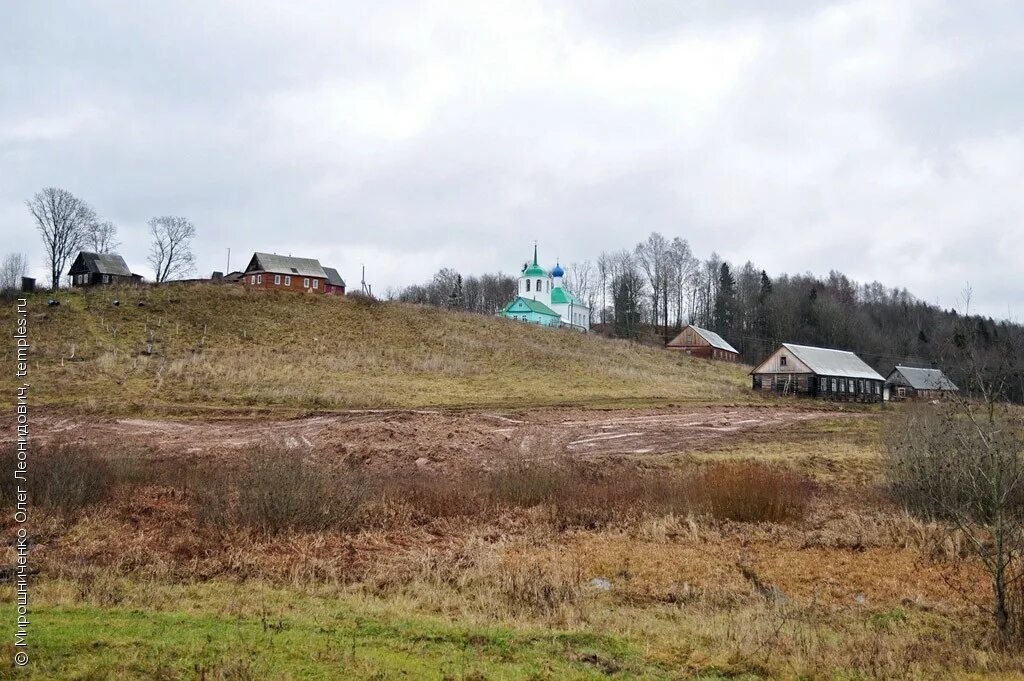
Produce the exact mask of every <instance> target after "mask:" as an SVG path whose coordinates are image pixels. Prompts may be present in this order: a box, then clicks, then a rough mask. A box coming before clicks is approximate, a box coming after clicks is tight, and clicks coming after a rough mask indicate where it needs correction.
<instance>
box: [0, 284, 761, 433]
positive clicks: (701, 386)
mask: <svg viewBox="0 0 1024 681" xmlns="http://www.w3.org/2000/svg"><path fill="white" fill-rule="evenodd" d="M49 297H50V296H49V294H44V293H39V294H35V295H33V296H32V297H31V298H30V299H29V306H30V316H29V326H30V335H31V340H32V343H33V347H32V361H33V364H32V378H33V382H34V383H35V384H36V388H35V391H34V393H33V394H34V396H35V399H36V400H38V401H39V403H43V404H46V405H50V406H68V407H73V408H74V409H76V410H77V411H79V412H81V411H88V412H90V413H103V414H124V413H153V414H165V415H166V414H178V415H181V414H189V413H191V414H203V413H206V412H209V411H210V410H214V411H217V412H234V413H246V412H252V411H260V410H263V409H267V408H273V409H278V410H280V409H294V410H297V411H310V410H314V411H316V410H333V409H349V408H396V407H397V408H417V407H457V408H465V407H476V406H501V407H516V408H517V407H528V406H542V405H558V404H581V403H586V404H591V405H608V406H621V405H625V406H630V405H637V404H668V403H672V402H692V401H698V402H701V403H707V402H714V403H723V402H735V401H742V402H749V401H750V397H749V396H748V394H747V392H746V390H745V387H746V384H747V380H748V379H747V377H746V371H748V370H749V369H745V368H743V367H740V366H735V365H727V364H723V365H720V366H719V365H711V364H708V363H702V362H696V361H694V360H691V359H689V358H687V357H683V356H679V355H674V354H670V353H666V352H663V351H660V350H656V349H651V348H645V347H641V346H638V345H634V344H631V343H627V342H618V341H608V340H603V339H600V338H596V337H593V336H584V335H581V334H576V333H572V332H569V331H561V330H559V331H555V332H553V333H552V332H551V330H550V329H541V328H533V327H527V326H526V325H523V324H516V323H513V322H511V321H510V320H505V319H499V318H497V317H493V318H492V317H486V316H483V315H474V314H468V313H467V314H462V313H457V314H453V313H450V312H446V311H444V310H439V309H435V308H429V307H424V306H414V305H401V304H391V303H388V304H372V303H365V302H357V300H356V299H346V298H335V297H330V296H312V295H308V296H307V295H295V294H292V293H288V292H279V291H250V290H248V289H245V288H242V287H235V286H230V287H229V286H212V285H207V284H181V285H173V286H164V287H160V288H150V287H129V288H109V289H104V290H92V291H88V292H78V291H73V292H61V293H59V294H57V295H56V299H57V300H59V301H60V303H61V304H60V305H59V306H52V307H51V306H48V305H47V304H46V302H47V300H48V299H49ZM115 301H117V303H118V304H117V305H114V302H115ZM13 309H14V308H13V305H5V306H4V308H3V311H2V312H0V321H2V322H3V323H4V326H5V327H10V328H13V316H12V315H13ZM7 352H8V355H7V357H6V361H7V362H11V361H13V356H12V355H11V354H10V353H11V352H12V349H11V348H9V349H8V351H7ZM2 381H3V388H4V389H5V392H9V390H10V386H13V383H12V381H13V371H9V372H6V373H5V374H4V376H3V379H2Z"/></svg>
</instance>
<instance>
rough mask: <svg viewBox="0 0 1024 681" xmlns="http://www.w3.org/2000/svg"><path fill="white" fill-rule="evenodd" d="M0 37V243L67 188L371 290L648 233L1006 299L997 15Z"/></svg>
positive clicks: (1010, 243)
mask: <svg viewBox="0 0 1024 681" xmlns="http://www.w3.org/2000/svg"><path fill="white" fill-rule="evenodd" d="M6 14H7V15H8V16H7V17H6V18H7V21H6V22H5V23H4V25H3V26H2V27H0V91H2V92H3V93H4V95H5V96H4V97H2V98H0V175H2V176H3V177H4V178H5V182H4V183H3V184H2V185H0V237H2V238H3V240H4V243H5V244H15V245H14V246H9V247H8V248H18V249H19V250H24V251H27V252H28V253H29V254H30V256H31V258H32V259H33V262H34V264H36V265H38V266H40V267H41V266H42V264H43V263H42V260H41V258H42V253H41V249H40V248H39V247H38V246H37V244H36V239H35V237H34V235H33V234H32V233H31V230H32V226H31V224H30V223H29V220H28V215H27V212H26V211H25V209H24V200H25V199H26V198H28V197H29V196H31V194H32V193H34V192H35V191H37V190H38V189H39V188H41V187H43V186H46V185H51V184H53V185H58V186H63V187H66V188H67V189H69V190H71V191H73V192H75V193H76V194H78V195H80V196H82V197H83V198H86V199H87V200H89V201H90V202H91V203H92V204H93V205H94V206H95V207H96V209H97V210H98V211H99V212H100V213H101V214H102V215H103V216H104V217H106V218H108V219H111V220H113V221H114V222H115V223H117V224H118V225H119V226H120V229H121V240H122V241H124V246H123V249H122V250H123V251H124V254H125V256H126V258H127V259H128V260H129V262H130V263H131V264H132V266H133V267H134V268H136V270H137V271H146V269H147V268H146V266H145V256H146V249H147V243H146V242H147V238H146V236H145V221H146V220H147V219H148V218H149V217H152V216H153V215H162V214H180V215H185V216H188V217H189V218H190V219H192V220H193V221H194V222H195V223H196V225H197V227H198V229H199V234H200V237H199V240H198V242H197V244H196V245H197V248H198V250H199V266H200V269H201V270H202V271H203V272H204V273H205V272H207V271H209V270H212V269H222V268H223V266H224V264H225V258H226V249H227V248H228V247H231V248H232V253H233V254H244V255H233V264H235V265H237V264H238V263H240V262H241V261H242V260H243V259H244V258H245V257H247V255H248V254H249V253H250V252H251V251H254V250H257V249H258V250H276V251H278V252H292V253H296V254H298V253H302V254H304V255H313V256H316V257H320V258H321V259H322V260H323V261H324V262H325V263H329V264H332V265H335V266H337V267H339V269H341V271H342V273H343V275H344V276H346V277H347V279H349V280H350V281H355V280H357V279H358V272H359V268H360V266H361V265H362V264H366V266H367V270H368V279H370V280H371V281H372V282H373V283H374V286H375V290H378V291H381V290H383V289H384V288H385V287H387V286H398V285H404V284H408V283H412V282H415V281H419V280H423V279H426V278H427V277H429V275H430V274H431V272H432V271H433V270H435V269H436V268H438V267H440V266H452V267H457V268H459V269H460V270H462V271H464V272H483V271H497V270H505V271H512V270H514V269H515V268H516V267H517V265H518V264H519V263H520V261H521V260H522V259H523V257H524V253H526V252H527V251H528V250H529V248H530V243H531V242H532V241H533V240H534V239H538V240H540V242H541V247H542V254H543V255H544V256H545V257H547V258H550V259H553V258H554V257H556V256H557V257H560V258H561V259H562V260H563V261H574V260H582V259H584V258H591V259H592V258H595V257H596V256H597V254H598V253H599V252H600V251H601V250H617V249H620V248H627V247H630V246H631V245H632V244H634V243H635V242H636V241H638V240H639V239H641V238H643V237H644V236H646V234H648V233H649V232H651V231H661V232H663V233H664V234H666V235H667V236H677V235H678V236H682V237H685V238H688V239H689V240H690V241H691V243H692V244H693V246H694V250H695V252H696V253H697V254H698V255H708V254H710V253H711V251H717V252H719V253H720V254H722V255H723V257H726V258H728V259H730V260H733V261H736V262H743V261H746V260H752V261H754V262H755V263H756V264H757V265H759V266H762V267H765V268H767V269H768V270H769V271H770V272H774V273H782V272H791V273H792V272H804V271H812V272H816V273H827V271H829V270H831V269H836V270H841V271H844V272H846V273H847V274H849V275H850V276H852V277H854V278H858V279H861V280H873V279H879V280H881V281H882V282H884V283H885V284H887V285H890V286H900V287H902V286H906V287H907V288H909V289H910V290H911V291H912V292H914V293H915V294H917V295H918V296H920V297H921V298H924V299H926V300H929V301H933V302H938V303H940V304H942V305H944V306H946V307H949V306H951V305H953V304H955V303H956V301H957V298H958V296H959V295H960V293H961V291H962V289H963V288H964V286H965V285H966V284H967V283H968V282H970V284H971V286H972V287H973V289H974V304H975V306H976V308H977V309H979V310H982V311H984V312H987V313H990V314H993V315H996V316H1007V315H1013V316H1018V315H1020V314H1021V310H1020V307H1021V301H1022V300H1024V280H1022V279H1021V278H1020V277H1015V276H1009V275H1010V273H1014V272H1019V271H1020V270H1021V266H1022V263H1021V254H1022V253H1024V226H1022V220H1021V218H1022V213H1024V196H1022V195H1021V192H1020V190H1019V184H1020V175H1021V168H1020V161H1019V159H1020V158H1022V156H1021V153H1020V152H1021V151H1022V150H1024V149H1022V147H1024V131H1022V121H1024V116H1022V115H1021V114H1022V113H1024V111H1022V109H1024V106H1022V95H1021V94H1020V93H1021V92H1022V91H1024V89H1022V88H1021V85H1022V84H1024V59H1022V58H1021V57H1022V56H1024V55H1022V49H1024V48H1022V47H1021V46H1024V10H1022V9H1020V8H1019V6H1018V5H1017V4H1015V3H1005V2H983V3H978V4H974V5H971V6H966V5H963V4H960V3H952V2H949V3H943V2H938V1H929V0H918V1H914V2H908V3H891V2H881V1H874V0H852V1H846V2H824V1H822V2H810V3H808V2H799V3H797V2H792V3H790V2H780V3H759V2H758V3H755V2H741V3H716V2H688V3H680V2H674V1H672V2H669V1H667V0H666V1H665V2H660V1H657V2H650V3H642V4H641V5H639V6H637V5H632V6H631V5H628V4H623V3H615V2H583V1H582V0H579V1H576V2H570V1H566V2H562V3H548V2H540V1H539V0H538V1H529V0H526V1H522V2H514V3H513V2H508V3H473V2H468V1H464V2H457V3H431V2H427V3H402V2H380V3H337V2H303V3H295V4H293V5H291V6H288V7H284V6H281V5H279V4H277V3H265V2H216V3H215V2H192V3H186V4H185V5H180V6H175V7H173V8H172V7H162V6H144V5H132V6H123V5H117V6H115V5H113V4H108V3H105V2H95V3H56V4H49V5H41V4H37V3H23V4H20V5H16V6H13V7H12V8H9V9H8V10H6Z"/></svg>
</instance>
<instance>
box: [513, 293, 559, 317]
mask: <svg viewBox="0 0 1024 681" xmlns="http://www.w3.org/2000/svg"><path fill="white" fill-rule="evenodd" d="M520 303H522V305H523V306H525V307H526V308H527V309H529V310H530V312H536V313H537V314H547V315H552V316H554V317H558V316H560V315H559V314H558V313H557V312H555V311H554V310H552V309H551V308H550V307H548V306H547V305H545V304H544V303H542V302H540V301H537V300H530V299H529V298H523V297H522V296H520V297H518V298H516V299H515V300H513V301H512V302H511V303H509V304H508V305H506V306H505V309H504V310H502V312H512V308H513V307H514V306H516V305H518V304H520Z"/></svg>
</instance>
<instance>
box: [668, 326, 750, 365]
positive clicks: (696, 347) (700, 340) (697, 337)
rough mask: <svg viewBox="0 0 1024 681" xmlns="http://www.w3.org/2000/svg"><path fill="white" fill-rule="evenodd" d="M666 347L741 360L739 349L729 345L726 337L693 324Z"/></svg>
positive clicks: (731, 360) (698, 355)
mask: <svg viewBox="0 0 1024 681" xmlns="http://www.w3.org/2000/svg"><path fill="white" fill-rule="evenodd" d="M665 347H666V348H668V349H669V350H678V351H680V352H685V353H686V354H688V355H693V356H694V357H702V358H704V359H720V360H723V361H726V362H738V361H740V353H739V350H737V349H736V348H734V347H733V346H731V345H729V343H727V342H726V340H725V339H724V338H722V337H721V336H719V335H718V334H717V333H715V332H714V331H708V330H707V329H702V328H700V327H699V326H694V325H693V324H690V325H688V326H687V327H686V328H684V329H683V330H682V331H681V332H680V333H679V335H678V336H676V337H675V338H673V339H672V340H670V341H669V342H668V343H667V344H666V345H665Z"/></svg>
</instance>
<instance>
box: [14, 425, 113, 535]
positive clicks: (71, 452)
mask: <svg viewBox="0 0 1024 681" xmlns="http://www.w3.org/2000/svg"><path fill="white" fill-rule="evenodd" d="M0 459H2V461H0V466H3V469H4V471H9V473H8V474H6V475H3V476H0V477H2V479H3V484H2V486H0V494H2V495H3V498H4V501H5V502H9V503H13V501H14V497H15V493H16V488H17V486H18V481H17V480H15V479H14V475H13V471H14V469H15V463H16V461H17V459H16V452H15V450H14V448H10V449H7V450H5V451H4V452H3V454H2V455H0ZM27 466H28V467H27V477H28V480H27V487H28V492H29V504H31V506H33V507H35V508H39V509H42V510H44V511H47V512H51V513H58V514H60V515H63V516H64V517H66V518H69V517H71V516H74V515H75V514H77V513H78V512H79V511H80V510H82V509H83V508H85V507H86V506H89V505H91V504H95V503H97V502H99V501H103V500H104V499H106V498H107V497H108V496H109V494H110V491H111V490H112V488H113V487H114V485H115V484H116V483H117V475H116V472H115V471H114V469H113V468H112V467H111V466H110V464H109V462H108V461H107V460H106V459H105V458H103V457H101V456H99V455H97V454H96V452H95V451H94V450H93V449H92V448H91V447H89V446H87V445H81V444H67V443H61V444H57V445H54V446H48V447H41V448H38V449H35V450H32V451H31V452H30V454H29V458H28V464H27Z"/></svg>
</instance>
